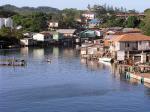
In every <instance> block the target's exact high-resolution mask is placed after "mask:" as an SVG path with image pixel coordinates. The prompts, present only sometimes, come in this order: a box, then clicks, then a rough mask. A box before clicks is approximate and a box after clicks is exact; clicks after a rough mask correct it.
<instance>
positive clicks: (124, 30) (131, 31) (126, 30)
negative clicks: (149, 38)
mask: <svg viewBox="0 0 150 112" xmlns="http://www.w3.org/2000/svg"><path fill="white" fill-rule="evenodd" d="M122 32H123V33H141V30H140V29H138V28H124V29H122Z"/></svg>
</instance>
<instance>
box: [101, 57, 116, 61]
mask: <svg viewBox="0 0 150 112" xmlns="http://www.w3.org/2000/svg"><path fill="white" fill-rule="evenodd" d="M102 61H103V62H112V61H113V59H112V58H107V57H102V58H99V62H102Z"/></svg>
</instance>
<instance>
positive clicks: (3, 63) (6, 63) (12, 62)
mask: <svg viewBox="0 0 150 112" xmlns="http://www.w3.org/2000/svg"><path fill="white" fill-rule="evenodd" d="M26 65H27V63H26V61H25V60H23V59H3V60H0V66H26Z"/></svg>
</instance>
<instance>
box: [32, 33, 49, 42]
mask: <svg viewBox="0 0 150 112" xmlns="http://www.w3.org/2000/svg"><path fill="white" fill-rule="evenodd" d="M33 40H36V41H38V42H51V41H52V34H51V33H50V32H40V33H37V34H34V35H33Z"/></svg>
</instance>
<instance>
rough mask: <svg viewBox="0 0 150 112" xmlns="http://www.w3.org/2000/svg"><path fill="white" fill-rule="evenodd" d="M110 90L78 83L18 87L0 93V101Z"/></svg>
mask: <svg viewBox="0 0 150 112" xmlns="http://www.w3.org/2000/svg"><path fill="white" fill-rule="evenodd" d="M112 91H116V90H115V89H94V88H81V87H80V86H79V85H74V84H72V85H70V84H64V85H54V86H47V87H38V88H31V89H19V90H13V91H8V92H6V93H0V96H1V97H5V99H0V102H5V101H7V100H8V99H9V100H10V101H14V100H16V101H17V100H18V101H22V100H26V101H38V100H39V101H41V100H52V99H60V98H72V97H87V96H102V95H106V94H107V93H109V92H112Z"/></svg>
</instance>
